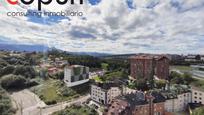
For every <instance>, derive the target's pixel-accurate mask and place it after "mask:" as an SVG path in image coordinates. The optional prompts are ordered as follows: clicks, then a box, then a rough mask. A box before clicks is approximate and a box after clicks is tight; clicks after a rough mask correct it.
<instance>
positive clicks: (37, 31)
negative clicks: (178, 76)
mask: <svg viewBox="0 0 204 115" xmlns="http://www.w3.org/2000/svg"><path fill="white" fill-rule="evenodd" d="M55 1H56V0H52V3H51V4H49V5H47V6H42V8H43V11H51V12H58V11H67V10H69V11H75V12H76V11H81V12H83V14H84V15H83V16H82V17H80V16H66V17H62V16H61V17H59V16H58V17H56V16H47V17H37V16H17V17H11V16H7V15H6V13H7V12H9V11H12V12H14V11H15V12H16V11H23V12H34V11H37V0H36V1H35V3H33V4H31V5H29V6H25V5H22V4H18V5H9V4H8V3H7V2H6V0H0V43H7V44H26V45H46V46H48V47H55V48H58V49H61V50H65V51H71V52H100V53H115V54H127V53H172V54H173V53H177V54H188V53H194V54H195V53H199V54H204V0H87V1H86V0H85V2H84V4H83V5H79V4H75V5H70V4H69V3H67V4H66V5H63V6H61V5H59V4H57V3H56V2H55ZM75 1H76V3H77V0H75Z"/></svg>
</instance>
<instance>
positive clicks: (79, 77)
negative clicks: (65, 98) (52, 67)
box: [64, 65, 89, 87]
mask: <svg viewBox="0 0 204 115" xmlns="http://www.w3.org/2000/svg"><path fill="white" fill-rule="evenodd" d="M88 81H89V68H88V67H85V66H81V65H72V66H65V68H64V82H65V83H66V85H67V87H73V86H77V85H80V84H83V83H86V82H88Z"/></svg>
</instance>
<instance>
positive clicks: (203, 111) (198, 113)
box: [192, 107, 204, 115]
mask: <svg viewBox="0 0 204 115" xmlns="http://www.w3.org/2000/svg"><path fill="white" fill-rule="evenodd" d="M192 115H204V107H200V108H196V109H195V110H193V113H192Z"/></svg>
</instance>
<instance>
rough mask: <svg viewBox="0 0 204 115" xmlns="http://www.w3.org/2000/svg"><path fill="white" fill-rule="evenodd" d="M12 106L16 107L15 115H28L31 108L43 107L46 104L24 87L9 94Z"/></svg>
mask: <svg viewBox="0 0 204 115" xmlns="http://www.w3.org/2000/svg"><path fill="white" fill-rule="evenodd" d="M11 98H12V100H13V104H15V105H14V106H15V107H16V108H17V109H18V110H17V113H16V115H21V114H22V113H23V115H29V114H30V113H29V112H30V111H31V110H34V109H36V108H37V107H44V106H46V104H45V103H44V102H43V101H41V100H40V99H39V98H38V96H37V95H35V94H34V93H32V92H31V91H29V90H27V89H25V90H21V91H18V92H13V93H12V94H11Z"/></svg>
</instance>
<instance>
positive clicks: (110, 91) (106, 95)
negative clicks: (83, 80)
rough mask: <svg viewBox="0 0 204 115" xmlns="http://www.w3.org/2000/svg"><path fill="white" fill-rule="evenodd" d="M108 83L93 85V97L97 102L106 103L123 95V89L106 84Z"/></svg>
mask: <svg viewBox="0 0 204 115" xmlns="http://www.w3.org/2000/svg"><path fill="white" fill-rule="evenodd" d="M104 85H106V84H100V85H95V84H94V85H91V99H92V100H93V101H95V102H97V103H100V104H103V105H106V104H110V103H111V101H112V100H113V99H114V98H115V97H117V96H119V95H121V93H122V91H121V90H120V88H119V87H116V86H107V87H106V86H104Z"/></svg>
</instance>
